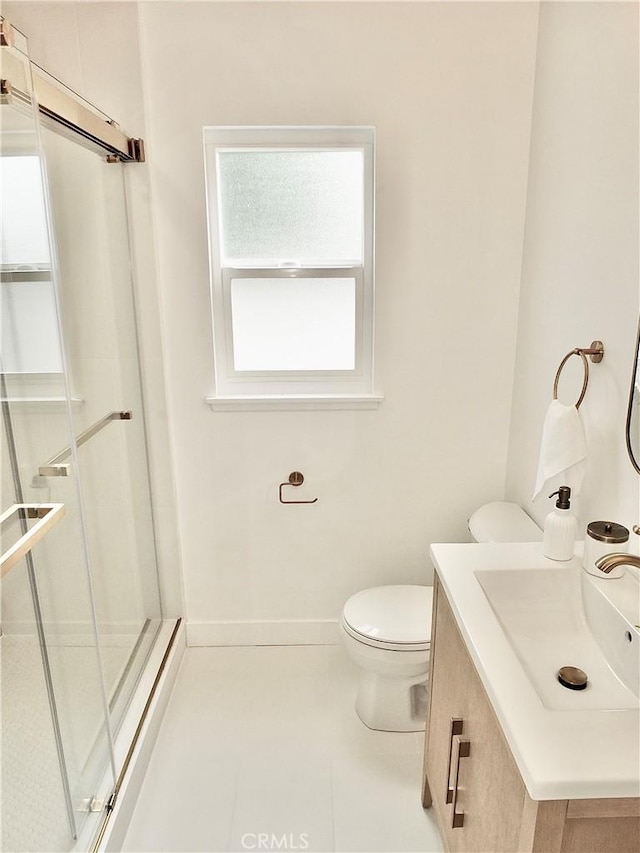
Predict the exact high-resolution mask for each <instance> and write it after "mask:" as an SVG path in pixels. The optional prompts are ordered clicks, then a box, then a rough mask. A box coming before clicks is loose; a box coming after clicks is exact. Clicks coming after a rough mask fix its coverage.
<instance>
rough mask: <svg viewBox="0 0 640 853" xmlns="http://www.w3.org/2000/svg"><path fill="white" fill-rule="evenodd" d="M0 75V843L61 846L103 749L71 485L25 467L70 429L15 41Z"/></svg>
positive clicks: (94, 792) (105, 741)
mask: <svg viewBox="0 0 640 853" xmlns="http://www.w3.org/2000/svg"><path fill="white" fill-rule="evenodd" d="M1 76H2V78H3V79H10V80H11V83H12V86H13V87H14V90H13V91H12V90H11V89H10V88H8V87H5V89H4V91H3V94H2V103H1V105H0V110H1V114H0V118H1V123H0V128H1V133H0V212H1V214H2V241H1V256H0V265H1V266H0V368H1V370H0V398H1V399H0V407H1V410H2V419H1V422H0V430H1V433H0V445H1V453H2V459H1V461H2V467H1V481H0V497H1V509H2V518H3V524H2V528H1V530H0V535H1V541H0V546H1V553H2V555H3V560H2V584H1V587H0V608H1V610H0V613H1V617H0V618H1V629H2V634H1V637H0V643H1V653H2V669H1V679H2V684H1V687H2V848H3V849H4V850H12V851H21V850H52V851H53V850H69V849H71V847H72V845H73V839H74V838H75V837H76V836H77V835H78V833H79V832H80V830H81V829H82V827H83V825H84V823H85V821H86V819H87V816H88V815H89V814H91V811H92V810H93V809H97V808H100V807H101V804H102V803H103V802H104V800H105V799H106V797H108V795H109V792H110V791H111V790H112V789H113V786H114V783H115V774H114V765H113V751H112V741H111V736H110V732H109V721H108V714H107V711H106V701H105V686H104V681H103V676H102V668H101V665H100V653H99V648H98V640H97V634H96V629H95V620H94V617H93V603H92V598H91V590H90V580H89V576H88V573H87V561H86V555H87V541H86V536H85V531H84V525H83V520H82V511H81V503H80V493H79V481H78V478H77V474H76V473H75V472H73V471H72V472H70V476H69V477H67V478H66V479H65V481H64V483H62V482H60V483H58V482H56V484H55V486H54V487H53V488H52V487H49V486H47V487H46V488H42V482H41V478H40V477H39V474H38V465H39V464H40V463H41V461H42V459H43V458H46V454H47V452H48V447H49V444H50V442H55V443H56V444H60V445H62V446H69V445H73V426H72V415H71V406H72V403H71V399H70V396H69V393H68V381H67V375H66V370H65V363H64V356H63V349H62V343H61V336H60V325H59V319H60V318H59V311H58V299H57V294H56V287H55V272H56V264H55V256H54V252H53V250H52V246H51V243H50V240H49V229H48V227H47V213H46V205H45V186H44V182H43V172H42V158H41V149H40V146H39V134H38V124H37V116H36V113H35V110H34V107H33V104H32V101H31V97H30V92H31V85H30V74H29V66H28V60H27V55H26V40H25V41H23V42H22V43H20V42H19V43H18V45H17V46H16V47H7V46H3V47H2V54H1ZM54 508H55V515H52V512H53V510H54ZM47 518H48V519H49V522H51V521H52V520H53V519H54V518H55V520H56V523H55V524H52V523H47ZM41 523H43V526H40V527H39V528H38V529H36V528H37V526H38V525H41ZM45 526H46V527H47V529H45ZM36 533H37V534H38V538H37V542H36V536H35V534H36ZM40 533H43V535H42V538H39V534H40ZM31 534H34V535H33V536H31ZM25 538H26V539H27V540H28V544H29V545H31V544H33V543H34V542H35V543H36V544H34V545H33V547H32V548H30V549H29V550H27V551H26V552H25V553H23V554H21V553H19V552H14V556H15V557H16V559H10V557H11V554H12V549H15V548H16V547H17V546H18V545H19V543H20V542H23V541H25ZM5 557H7V559H6V560H5V559H4V558H5ZM53 587H56V588H57V589H58V590H59V592H58V593H57V594H56V595H52V592H51V590H52V588H53Z"/></svg>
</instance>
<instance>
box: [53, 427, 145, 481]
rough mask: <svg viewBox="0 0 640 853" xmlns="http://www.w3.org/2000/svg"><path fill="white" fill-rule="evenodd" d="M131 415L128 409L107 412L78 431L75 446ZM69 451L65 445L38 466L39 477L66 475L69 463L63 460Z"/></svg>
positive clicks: (67, 456)
mask: <svg viewBox="0 0 640 853" xmlns="http://www.w3.org/2000/svg"><path fill="white" fill-rule="evenodd" d="M132 417H133V413H132V412H130V411H119V412H108V413H107V414H106V415H105V416H104V417H103V418H100V420H99V421H96V422H95V424H93V425H92V426H90V427H89V428H88V429H86V430H85V431H84V432H81V433H80V435H79V436H78V437H77V438H76V442H75V443H76V447H80V446H81V445H83V444H84V443H85V442H87V441H89V439H90V438H93V436H94V435H96V433H98V432H100V430H102V429H104V428H105V427H106V426H107V425H108V424H110V423H111V421H130V420H131V418H132ZM71 453H72V450H71V445H69V446H68V447H65V448H64V450H61V451H60V453H56V455H55V456H52V457H51V459H49V461H48V462H45V463H44V465H41V466H40V467H39V468H38V474H39V475H40V476H41V477H68V476H69V463H68V462H65V460H67V459H69V457H70V456H71ZM63 463H64V464H63Z"/></svg>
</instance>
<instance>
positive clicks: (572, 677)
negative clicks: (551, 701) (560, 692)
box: [558, 666, 589, 690]
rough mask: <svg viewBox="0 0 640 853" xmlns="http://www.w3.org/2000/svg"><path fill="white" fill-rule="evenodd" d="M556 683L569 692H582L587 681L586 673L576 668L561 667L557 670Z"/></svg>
mask: <svg viewBox="0 0 640 853" xmlns="http://www.w3.org/2000/svg"><path fill="white" fill-rule="evenodd" d="M558 681H559V682H560V684H562V686H563V687H568V688H569V690H584V689H585V688H586V686H587V683H588V681H589V679H588V678H587V673H586V672H583V671H582V670H581V669H578V667H577V666H562V667H560V669H559V670H558Z"/></svg>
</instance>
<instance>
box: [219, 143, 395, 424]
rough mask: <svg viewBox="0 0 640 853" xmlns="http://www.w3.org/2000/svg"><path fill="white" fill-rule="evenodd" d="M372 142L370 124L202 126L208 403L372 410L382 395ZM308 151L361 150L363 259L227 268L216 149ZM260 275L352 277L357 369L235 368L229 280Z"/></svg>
mask: <svg viewBox="0 0 640 853" xmlns="http://www.w3.org/2000/svg"><path fill="white" fill-rule="evenodd" d="M374 144H375V131H374V129H373V128H370V127H270V128H265V127H205V128H204V149H205V170H206V182H207V218H208V225H209V262H210V275H211V306H212V315H213V321H212V322H213V341H214V366H215V392H214V395H213V396H211V397H207V402H209V404H210V405H211V406H212V408H214V409H225V408H230V409H237V408H283V407H287V408H290V407H293V408H324V407H327V408H360V407H362V408H372V407H375V405H377V403H378V402H379V401H380V400H381V399H382V398H381V397H380V396H379V395H376V394H374V391H373V326H374V271H373V260H374V178H375V176H374ZM305 148H308V149H309V150H312V151H323V150H324V151H338V150H360V151H362V152H363V164H364V182H363V188H364V199H363V202H364V208H363V209H364V222H363V257H362V263H360V262H359V261H358V262H355V263H354V261H353V259H351V260H348V259H345V260H344V262H343V263H341V264H340V265H331V266H329V265H314V266H309V265H303V266H299V267H290V266H280V265H279V266H265V265H264V263H260V262H256V263H251V264H249V263H243V264H242V266H239V265H238V266H233V267H230V266H226V267H223V265H222V261H221V252H220V239H219V234H220V213H219V208H218V168H217V163H218V159H217V158H218V153H219V152H223V151H225V150H227V151H228V150H234V151H237V150H252V149H254V150H269V149H271V150H274V149H275V150H278V151H285V150H301V149H305ZM283 260H285V259H283ZM261 276H264V277H268V278H281V277H282V278H303V277H326V278H331V277H341V278H354V279H355V293H356V306H355V308H356V310H355V363H354V368H353V370H331V371H329V370H327V371H269V370H265V371H251V372H250V371H236V370H235V369H234V360H233V329H232V306H231V282H232V280H233V279H237V278H243V277H245V278H259V277H261ZM283 404H285V405H283ZM288 404H291V405H288ZM296 404H299V405H296Z"/></svg>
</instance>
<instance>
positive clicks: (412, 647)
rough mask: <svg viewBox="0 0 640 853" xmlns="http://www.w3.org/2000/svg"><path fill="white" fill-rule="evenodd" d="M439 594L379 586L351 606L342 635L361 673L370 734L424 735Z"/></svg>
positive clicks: (361, 711) (359, 698)
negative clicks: (435, 605)
mask: <svg viewBox="0 0 640 853" xmlns="http://www.w3.org/2000/svg"><path fill="white" fill-rule="evenodd" d="M432 595H433V588H432V587H430V586H418V585H411V584H404V585H390V586H377V587H373V588H371V589H365V590H362V592H358V593H356V594H355V595H352V596H351V598H350V599H349V600H348V601H347V603H346V604H345V606H344V610H343V612H342V621H341V635H342V640H343V643H344V645H345V648H346V650H347V653H348V654H349V656H350V657H351V659H352V660H353V661H354V663H355V664H356V665H357V666H358V667H359V677H358V688H357V695H356V712H357V714H358V716H359V717H360V719H361V720H362V722H363V723H364V724H365V725H366V726H368V727H369V728H370V729H378V730H380V731H387V732H417V731H420V730H421V729H424V723H425V713H426V688H425V685H426V681H427V673H428V671H429V646H430V639H431V602H432Z"/></svg>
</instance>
